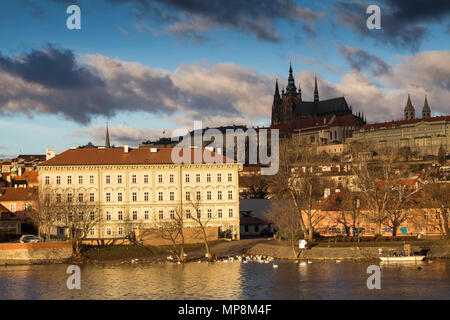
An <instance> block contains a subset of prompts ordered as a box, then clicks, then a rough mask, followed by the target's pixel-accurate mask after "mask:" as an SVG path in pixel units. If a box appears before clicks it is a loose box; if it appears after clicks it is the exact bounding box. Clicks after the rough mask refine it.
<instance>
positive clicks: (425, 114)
mask: <svg viewBox="0 0 450 320" xmlns="http://www.w3.org/2000/svg"><path fill="white" fill-rule="evenodd" d="M430 117H431V109H430V106H429V105H428V100H427V96H426V95H425V102H424V104H423V109H422V118H424V119H426V118H430Z"/></svg>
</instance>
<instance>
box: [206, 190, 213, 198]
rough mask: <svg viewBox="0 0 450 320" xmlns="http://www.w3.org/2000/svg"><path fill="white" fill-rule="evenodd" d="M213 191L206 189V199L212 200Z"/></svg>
mask: <svg viewBox="0 0 450 320" xmlns="http://www.w3.org/2000/svg"><path fill="white" fill-rule="evenodd" d="M211 198H212V197H211V191H206V200H211Z"/></svg>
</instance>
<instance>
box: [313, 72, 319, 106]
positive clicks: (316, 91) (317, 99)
mask: <svg viewBox="0 0 450 320" xmlns="http://www.w3.org/2000/svg"><path fill="white" fill-rule="evenodd" d="M314 103H319V89H317V77H316V76H315V75H314Z"/></svg>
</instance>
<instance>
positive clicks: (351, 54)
mask: <svg viewBox="0 0 450 320" xmlns="http://www.w3.org/2000/svg"><path fill="white" fill-rule="evenodd" d="M336 45H337V47H338V50H339V52H340V53H341V54H342V55H343V56H344V58H345V60H346V61H347V63H348V64H349V65H350V66H351V67H352V69H354V70H357V71H363V70H367V69H371V70H372V73H373V74H374V75H375V76H379V75H383V74H388V73H390V72H391V66H390V65H389V64H387V63H386V62H384V61H383V60H382V59H381V58H380V57H378V56H376V55H373V54H370V53H368V52H367V51H366V50H364V49H362V48H358V47H349V46H343V45H341V44H339V43H338V42H336Z"/></svg>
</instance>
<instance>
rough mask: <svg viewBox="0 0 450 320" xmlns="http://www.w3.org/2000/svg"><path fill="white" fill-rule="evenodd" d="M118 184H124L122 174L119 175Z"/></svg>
mask: <svg viewBox="0 0 450 320" xmlns="http://www.w3.org/2000/svg"><path fill="white" fill-rule="evenodd" d="M117 183H122V175H121V174H119V175H118V176H117Z"/></svg>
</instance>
